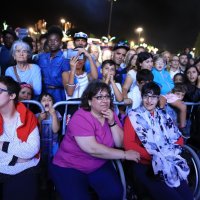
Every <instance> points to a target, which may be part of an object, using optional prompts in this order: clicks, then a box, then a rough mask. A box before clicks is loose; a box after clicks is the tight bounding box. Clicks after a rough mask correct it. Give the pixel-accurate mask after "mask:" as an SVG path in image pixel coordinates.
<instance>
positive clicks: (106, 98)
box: [94, 95, 112, 101]
mask: <svg viewBox="0 0 200 200" xmlns="http://www.w3.org/2000/svg"><path fill="white" fill-rule="evenodd" d="M94 98H95V99H97V100H98V101H102V100H104V99H105V100H111V99H112V97H111V96H110V95H105V96H102V95H100V96H96V97H94Z"/></svg>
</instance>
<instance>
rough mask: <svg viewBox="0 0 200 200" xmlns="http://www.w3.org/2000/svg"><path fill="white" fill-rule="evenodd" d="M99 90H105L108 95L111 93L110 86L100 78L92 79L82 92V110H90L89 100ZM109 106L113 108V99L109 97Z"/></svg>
mask: <svg viewBox="0 0 200 200" xmlns="http://www.w3.org/2000/svg"><path fill="white" fill-rule="evenodd" d="M99 91H107V92H108V94H109V95H110V96H112V95H111V90H110V86H109V85H107V84H106V83H104V82H103V81H101V80H93V81H91V82H90V83H89V84H88V86H87V88H86V89H85V91H84V92H83V94H82V97H81V108H83V109H84V110H87V111H90V110H91V106H90V105H89V102H88V101H89V100H92V98H93V97H94V96H95V95H96V94H97V93H98V92H99ZM110 108H111V109H113V101H112V98H111V101H110Z"/></svg>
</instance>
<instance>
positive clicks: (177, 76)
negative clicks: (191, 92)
mask: <svg viewBox="0 0 200 200" xmlns="http://www.w3.org/2000/svg"><path fill="white" fill-rule="evenodd" d="M173 80H174V83H185V76H184V74H183V73H177V74H175V75H174V78H173Z"/></svg>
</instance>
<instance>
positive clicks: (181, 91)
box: [166, 83, 189, 133]
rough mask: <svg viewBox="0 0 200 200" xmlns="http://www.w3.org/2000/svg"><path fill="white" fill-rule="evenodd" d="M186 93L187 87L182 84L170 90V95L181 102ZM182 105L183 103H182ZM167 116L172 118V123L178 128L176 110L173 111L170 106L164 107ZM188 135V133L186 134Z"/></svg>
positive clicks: (177, 84)
mask: <svg viewBox="0 0 200 200" xmlns="http://www.w3.org/2000/svg"><path fill="white" fill-rule="evenodd" d="M186 92H187V87H186V85H185V84H183V83H176V84H175V85H174V88H173V89H172V93H173V94H175V95H176V96H177V98H178V99H179V100H180V101H182V102H183V98H184V96H185V94H186ZM183 103H184V102H183ZM166 110H167V112H168V114H169V115H170V116H171V117H172V119H173V121H174V123H175V124H176V125H177V126H178V125H179V122H178V119H177V109H175V110H174V109H173V108H172V107H171V106H168V105H167V106H166ZM188 133H189V132H188Z"/></svg>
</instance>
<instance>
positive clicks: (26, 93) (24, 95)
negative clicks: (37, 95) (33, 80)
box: [19, 87, 32, 101]
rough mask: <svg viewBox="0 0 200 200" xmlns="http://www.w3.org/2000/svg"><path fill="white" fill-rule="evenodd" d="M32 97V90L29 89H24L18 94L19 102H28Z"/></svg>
mask: <svg viewBox="0 0 200 200" xmlns="http://www.w3.org/2000/svg"><path fill="white" fill-rule="evenodd" d="M31 97H32V90H31V89H30V88H27V87H24V88H22V89H21V90H20V92H19V101H22V100H30V99H31Z"/></svg>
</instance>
